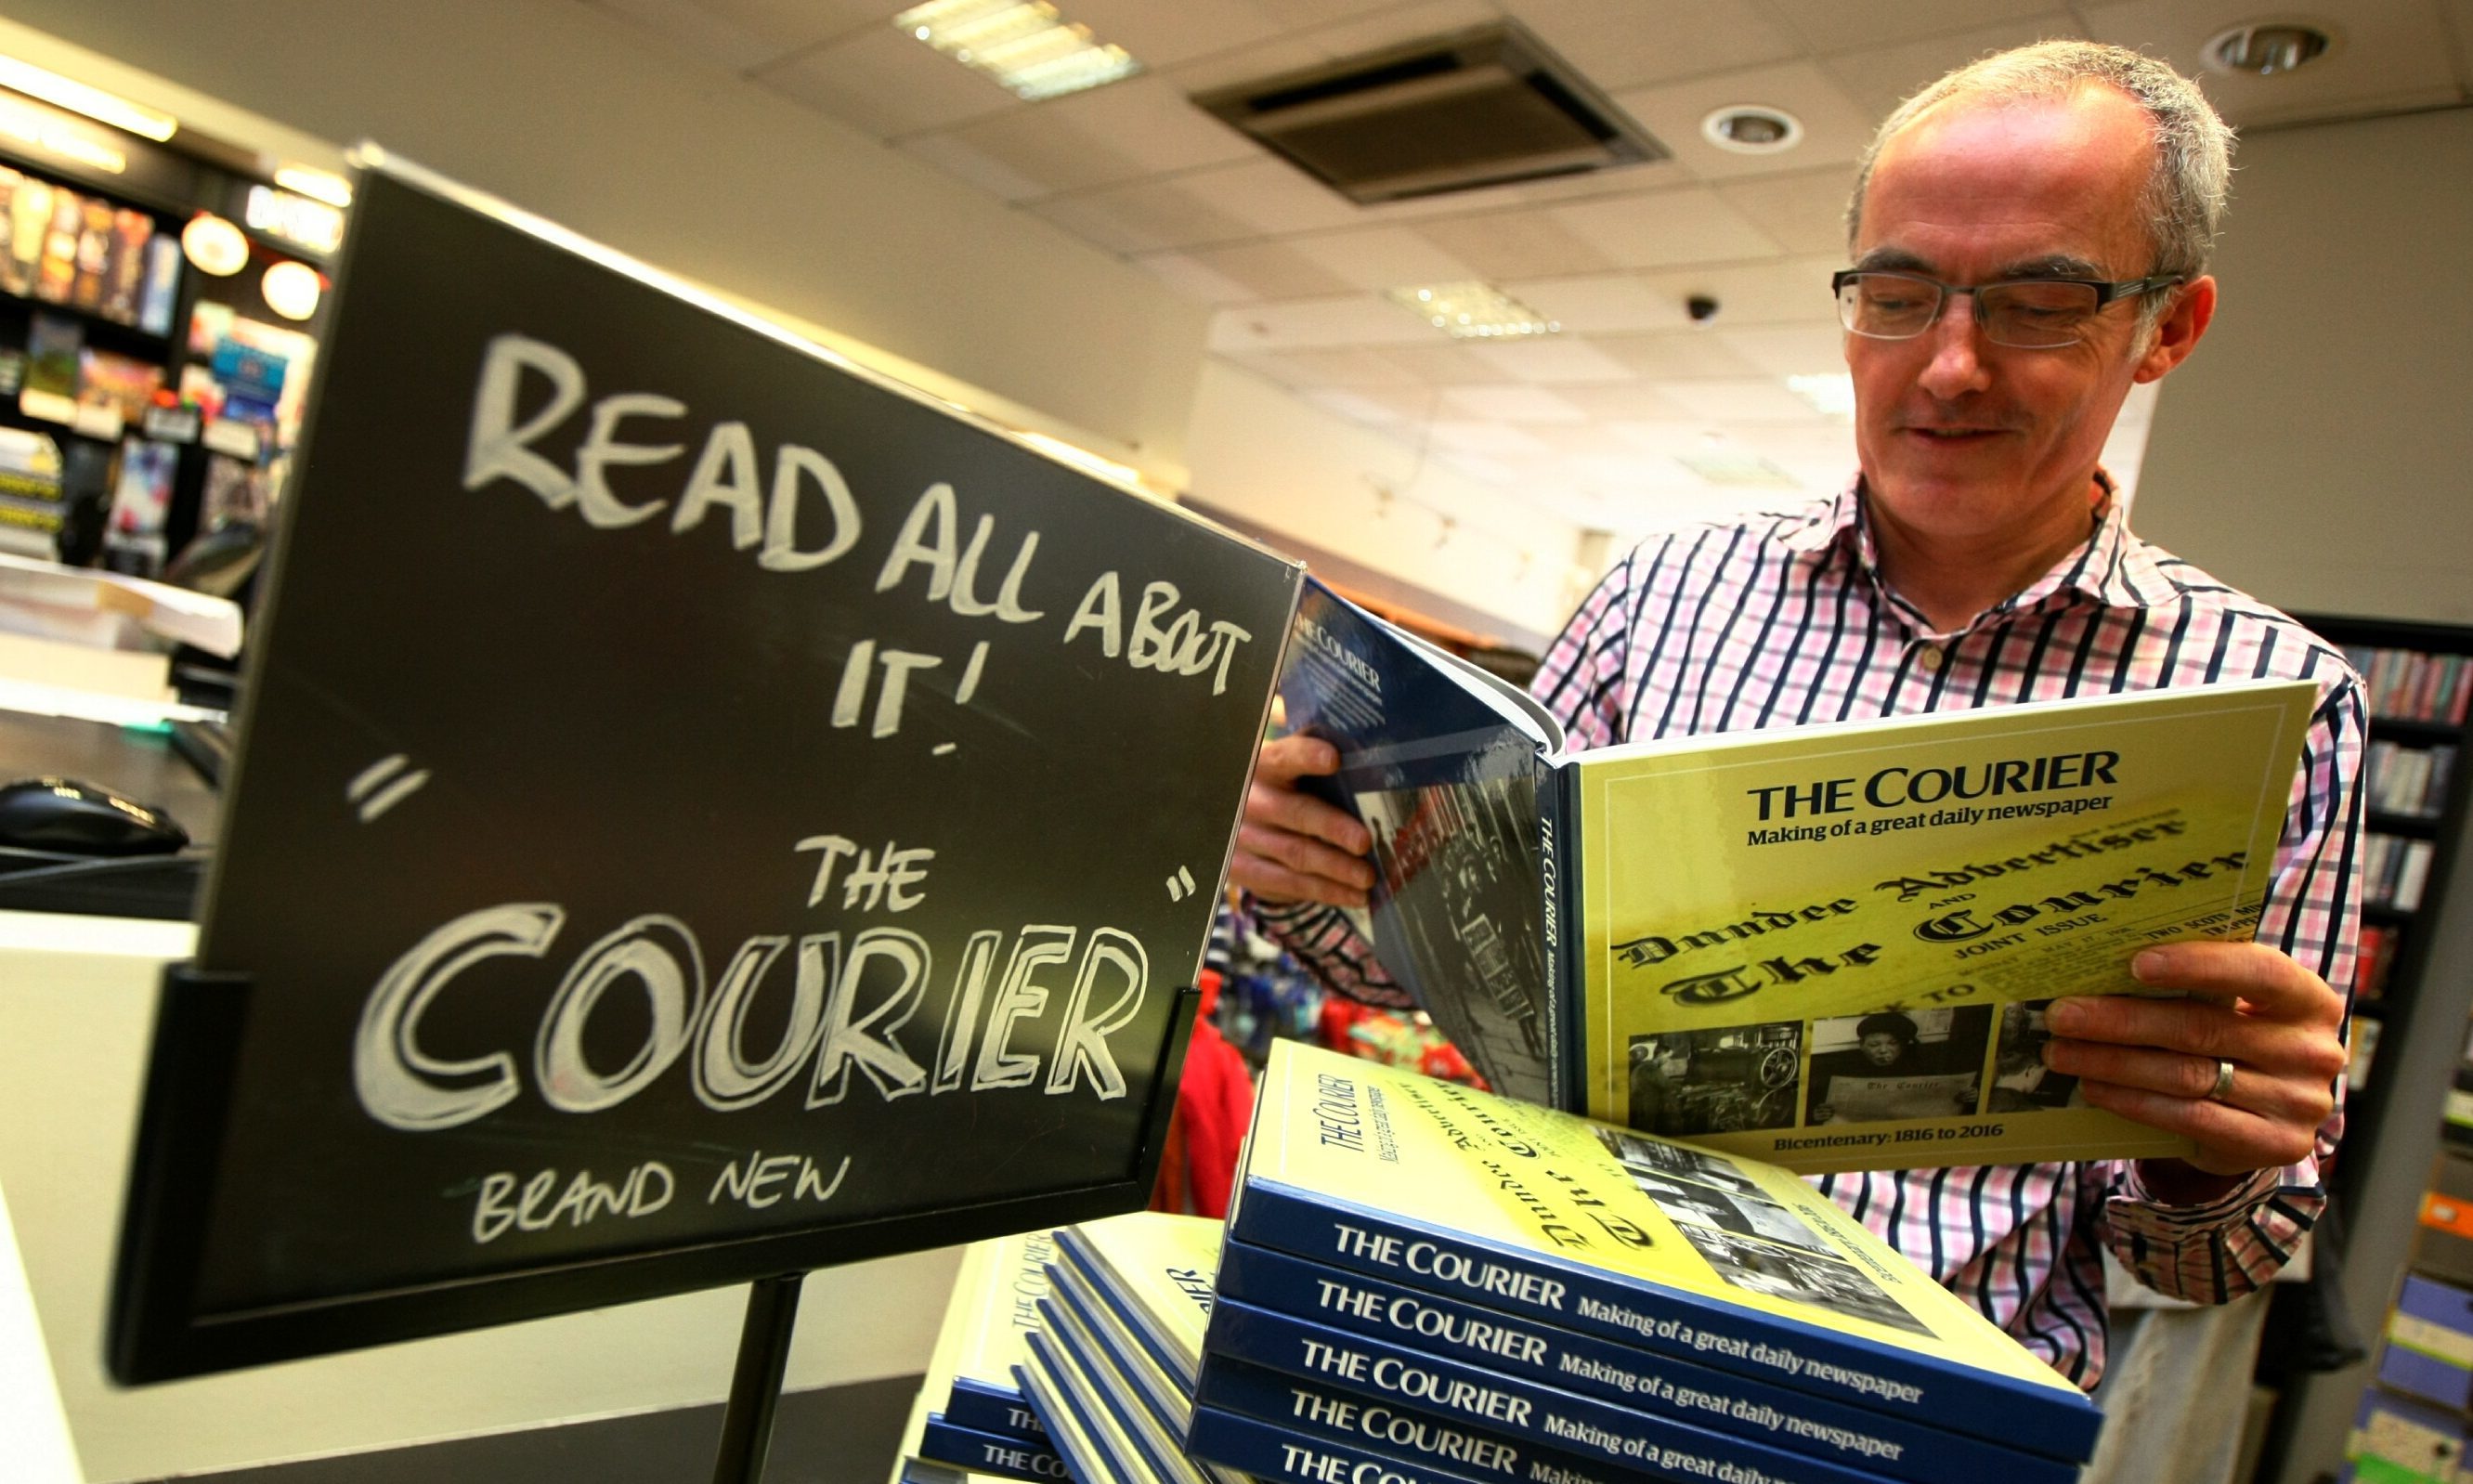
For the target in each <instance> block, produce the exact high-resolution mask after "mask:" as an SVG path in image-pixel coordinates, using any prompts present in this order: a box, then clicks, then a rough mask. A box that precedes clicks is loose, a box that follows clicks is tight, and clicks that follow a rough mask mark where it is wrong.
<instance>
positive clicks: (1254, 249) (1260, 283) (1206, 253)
mask: <svg viewBox="0 0 2473 1484" xmlns="http://www.w3.org/2000/svg"><path fill="white" fill-rule="evenodd" d="M1187 256H1188V257H1190V258H1192V260H1193V261H1194V262H1196V263H1198V264H1200V265H1201V266H1203V267H1204V268H1207V269H1209V270H1210V271H1211V272H1212V273H1215V274H1218V275H1220V276H1222V277H1225V278H1233V279H1235V280H1236V282H1238V283H1241V284H1243V285H1245V287H1247V288H1249V289H1252V290H1253V291H1254V292H1255V293H1257V294H1259V295H1261V297H1262V298H1264V299H1322V298H1327V297H1330V296H1333V295H1338V294H1345V293H1347V292H1348V291H1349V289H1350V288H1351V287H1352V285H1350V284H1349V283H1348V282H1347V281H1346V280H1344V279H1342V278H1341V277H1340V276H1339V275H1336V274H1333V272H1332V271H1331V270H1330V269H1327V268H1325V267H1323V266H1322V265H1321V264H1320V263H1317V262H1315V261H1314V260H1313V259H1311V258H1309V257H1308V256H1306V255H1305V254H1304V253H1302V252H1299V251H1297V250H1296V249H1294V248H1292V247H1290V246H1288V245H1287V244H1286V243H1285V242H1249V243H1242V244H1239V245H1237V246H1236V247H1233V248H1200V249H1195V250H1194V251H1190V252H1188V254H1187ZM1377 302H1378V303H1379V302H1380V301H1379V300H1378V301H1377ZM1381 308H1383V309H1386V310H1389V311H1390V312H1391V313H1393V314H1395V315H1400V317H1401V318H1402V319H1404V320H1405V319H1407V318H1408V317H1407V316H1406V315H1405V314H1403V313H1402V312H1401V311H1400V309H1399V308H1398V307H1397V306H1396V305H1392V304H1381ZM1411 323H1414V322H1411Z"/></svg>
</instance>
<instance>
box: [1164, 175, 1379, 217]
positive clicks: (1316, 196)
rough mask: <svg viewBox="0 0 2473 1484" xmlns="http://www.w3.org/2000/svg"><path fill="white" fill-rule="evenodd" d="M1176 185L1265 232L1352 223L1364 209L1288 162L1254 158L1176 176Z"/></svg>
mask: <svg viewBox="0 0 2473 1484" xmlns="http://www.w3.org/2000/svg"><path fill="white" fill-rule="evenodd" d="M1175 185H1176V188H1177V189H1179V190H1181V191H1186V192H1188V193H1190V194H1192V195H1194V196H1197V197H1199V198H1201V199H1202V200H1204V201H1206V202H1209V203H1211V205H1212V208H1213V209H1215V210H1218V211H1221V212H1225V213H1226V214H1227V215H1229V216H1231V217H1234V218H1236V220H1238V221H1240V222H1243V223H1244V224H1245V225H1246V226H1247V227H1250V228H1252V229H1253V230H1254V231H1256V232H1259V233H1264V234H1269V233H1276V232H1310V231H1320V230H1323V229H1325V228H1327V227H1349V226H1353V225H1355V224H1356V223H1357V222H1358V221H1359V220H1361V219H1362V215H1363V214H1362V213H1361V212H1359V211H1358V210H1357V207H1356V206H1355V205H1353V204H1351V203H1349V202H1348V201H1346V200H1344V199H1342V198H1341V197H1340V196H1339V195H1337V194H1336V193H1335V192H1333V191H1332V190H1331V189H1330V188H1329V187H1327V186H1325V185H1323V184H1322V183H1321V182H1320V181H1317V180H1309V179H1308V178H1307V177H1306V176H1304V175H1303V174H1300V173H1299V172H1298V171H1297V170H1296V169H1294V168H1293V167H1291V166H1290V165H1288V164H1287V163H1286V162H1285V161H1284V160H1276V159H1252V160H1247V161H1246V162H1244V163H1243V164H1238V165H1222V166H1219V167H1217V168H1215V169H1211V170H1197V171H1194V172H1192V173H1191V174H1188V175H1181V176H1179V177H1177V178H1176V181H1175Z"/></svg>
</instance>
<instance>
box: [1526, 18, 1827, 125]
mask: <svg viewBox="0 0 2473 1484" xmlns="http://www.w3.org/2000/svg"><path fill="white" fill-rule="evenodd" d="M1504 8H1505V9H1506V10H1508V11H1510V12H1511V13H1512V14H1514V15H1515V16H1518V17H1519V18H1520V19H1521V20H1522V21H1525V23H1527V25H1528V26H1529V28H1530V29H1531V30H1533V31H1535V32H1536V33H1537V35H1538V36H1539V37H1540V38H1541V39H1543V40H1544V41H1545V42H1546V44H1547V45H1549V46H1550V47H1552V48H1553V49H1554V50H1555V51H1557V52H1560V53H1561V54H1562V55H1563V57H1564V58H1565V59H1566V60H1569V61H1570V62H1572V64H1573V65H1574V66H1576V67H1578V68H1579V69H1580V70H1581V71H1582V72H1584V73H1586V74H1587V75H1588V76H1589V78H1590V80H1591V81H1593V82H1595V83H1596V84H1597V85H1598V86H1599V87H1602V88H1606V89H1608V90H1610V91H1611V90H1612V89H1615V88H1619V87H1629V86H1633V85H1635V84H1643V83H1662V82H1667V81H1669V80H1671V79H1674V78H1686V77H1691V76H1693V75H1694V74H1696V73H1702V72H1717V71H1721V70H1724V69H1726V68H1729V67H1748V66H1753V65H1756V64H1758V63H1761V62H1768V61H1781V60H1785V59H1787V58H1789V57H1791V56H1793V55H1794V54H1795V52H1796V51H1797V49H1798V48H1797V47H1796V45H1795V38H1794V36H1792V35H1791V34H1789V33H1788V32H1787V31H1785V30H1783V29H1782V28H1780V27H1779V26H1777V25H1775V24H1774V23H1772V22H1771V21H1770V20H1769V18H1768V16H1767V15H1766V14H1765V13H1764V12H1763V10H1762V8H1761V7H1760V6H1758V5H1756V4H1753V3H1751V0H1658V3H1657V5H1656V6H1655V7H1654V10H1653V12H1652V13H1644V12H1647V11H1649V10H1650V8H1649V7H1645V6H1640V5H1608V4H1606V3H1605V0H1504ZM1669 142H1670V141H1669Z"/></svg>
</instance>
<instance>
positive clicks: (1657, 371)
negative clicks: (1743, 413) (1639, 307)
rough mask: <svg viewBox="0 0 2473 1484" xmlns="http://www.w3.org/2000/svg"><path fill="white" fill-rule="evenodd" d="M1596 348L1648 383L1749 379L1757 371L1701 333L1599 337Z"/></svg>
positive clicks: (1711, 336) (1713, 336)
mask: <svg viewBox="0 0 2473 1484" xmlns="http://www.w3.org/2000/svg"><path fill="white" fill-rule="evenodd" d="M1597 348H1599V349H1601V350H1603V351H1605V352H1606V354H1608V355H1611V356H1613V357H1614V358H1615V359H1616V360H1618V361H1621V363H1623V365H1625V366H1626V367H1629V368H1630V369H1631V370H1632V371H1634V372H1635V373H1636V374H1638V375H1640V376H1641V377H1642V378H1644V379H1645V380H1648V381H1693V380H1709V379H1715V378H1717V377H1723V376H1750V375H1755V374H1757V373H1758V372H1759V371H1760V368H1759V367H1757V366H1754V365H1753V364H1752V363H1751V362H1749V361H1746V360H1744V359H1743V358H1742V357H1741V355H1738V354H1736V353H1735V350H1734V348H1733V347H1730V346H1728V345H1727V344H1726V343H1725V342H1724V341H1722V340H1719V339H1718V338H1717V336H1715V335H1712V334H1710V333H1709V332H1708V331H1707V330H1703V329H1689V330H1683V331H1680V332H1678V333H1675V334H1671V335H1622V336H1613V335H1608V336H1601V337H1599V338H1598V340H1597Z"/></svg>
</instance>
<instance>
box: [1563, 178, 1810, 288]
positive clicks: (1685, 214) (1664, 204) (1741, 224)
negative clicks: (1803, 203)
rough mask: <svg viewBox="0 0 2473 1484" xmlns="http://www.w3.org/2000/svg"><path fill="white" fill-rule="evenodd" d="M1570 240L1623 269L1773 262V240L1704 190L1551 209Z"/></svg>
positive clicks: (1776, 249)
mask: <svg viewBox="0 0 2473 1484" xmlns="http://www.w3.org/2000/svg"><path fill="white" fill-rule="evenodd" d="M1548 212H1549V215H1550V216H1552V217H1553V219H1554V220H1555V221H1556V222H1558V223H1559V224H1561V225H1562V226H1563V227H1566V228H1568V229H1569V230H1570V231H1571V232H1572V233H1573V235H1575V236H1577V237H1579V238H1580V239H1581V240H1583V241H1585V242H1587V243H1588V244H1590V245H1591V246H1592V247H1595V248H1596V249H1597V251H1600V252H1603V253H1604V254H1605V255H1606V256H1608V257H1610V258H1612V259H1614V261H1615V262H1617V263H1619V264H1621V265H1622V266H1623V267H1626V268H1657V267H1664V266H1666V265H1669V264H1674V263H1703V262H1723V261H1725V260H1726V259H1728V258H1744V257H1774V256H1776V255H1777V252H1778V246H1777V243H1776V241H1775V239H1773V238H1771V237H1770V236H1769V235H1768V234H1767V233H1766V232H1764V231H1762V230H1761V229H1760V228H1759V227H1754V226H1753V225H1752V224H1751V223H1750V222H1748V221H1745V220H1744V219H1743V216H1742V214H1741V212H1738V211H1737V210H1735V208H1734V207H1732V206H1729V205H1727V204H1726V203H1724V202H1723V201H1720V200H1719V199H1718V197H1717V192H1715V191H1713V190H1709V189H1707V188H1706V187H1696V188H1687V189H1683V190H1670V191H1657V192H1654V193H1651V194H1647V195H1641V196H1617V197H1611V198H1608V199H1606V200H1603V201H1586V202H1577V203H1573V204H1570V205H1561V206H1552V207H1549V208H1548Z"/></svg>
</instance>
